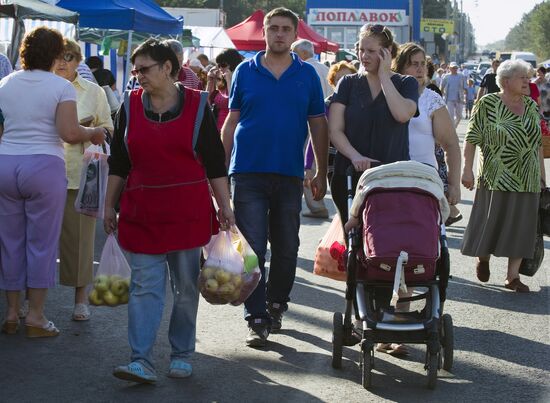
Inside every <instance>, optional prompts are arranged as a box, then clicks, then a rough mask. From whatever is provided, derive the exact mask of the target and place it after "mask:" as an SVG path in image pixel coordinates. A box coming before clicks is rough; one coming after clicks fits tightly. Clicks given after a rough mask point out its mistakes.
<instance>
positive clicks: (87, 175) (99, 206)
mask: <svg viewBox="0 0 550 403" xmlns="http://www.w3.org/2000/svg"><path fill="white" fill-rule="evenodd" d="M109 154H110V150H109V145H108V144H104V145H103V147H102V146H96V145H91V146H90V147H88V148H87V149H86V150H85V151H84V157H83V159H82V171H81V173H80V186H79V188H78V195H77V196H76V200H75V202H74V207H75V209H76V211H77V212H78V213H81V214H85V215H89V216H92V217H96V218H99V219H103V210H104V208H105V195H106V193H107V179H108V176H109V164H108V163H107V159H108V158H109Z"/></svg>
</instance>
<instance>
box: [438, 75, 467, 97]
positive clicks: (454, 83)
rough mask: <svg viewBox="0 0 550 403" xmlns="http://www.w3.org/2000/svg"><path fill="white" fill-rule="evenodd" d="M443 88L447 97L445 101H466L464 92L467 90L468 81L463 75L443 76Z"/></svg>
mask: <svg viewBox="0 0 550 403" xmlns="http://www.w3.org/2000/svg"><path fill="white" fill-rule="evenodd" d="M441 88H442V89H443V94H444V95H445V101H446V102H448V101H459V102H463V101H464V90H465V89H466V79H465V78H464V76H463V75H462V74H447V75H446V76H443V80H442V81H441Z"/></svg>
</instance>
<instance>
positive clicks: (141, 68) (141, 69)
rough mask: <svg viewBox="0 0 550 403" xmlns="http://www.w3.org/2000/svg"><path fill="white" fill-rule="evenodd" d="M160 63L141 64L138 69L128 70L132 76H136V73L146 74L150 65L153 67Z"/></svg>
mask: <svg viewBox="0 0 550 403" xmlns="http://www.w3.org/2000/svg"><path fill="white" fill-rule="evenodd" d="M160 64H161V63H155V64H151V65H150V66H143V67H140V68H139V69H133V70H131V71H130V73H131V74H132V75H133V76H137V75H138V74H141V75H142V76H144V75H145V74H147V73H148V72H149V69H150V68H151V67H154V66H159V65H160Z"/></svg>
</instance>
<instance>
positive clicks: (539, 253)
mask: <svg viewBox="0 0 550 403" xmlns="http://www.w3.org/2000/svg"><path fill="white" fill-rule="evenodd" d="M540 211H541V210H539V220H538V223H537V237H536V239H535V252H534V254H533V257H532V258H531V259H523V260H522V261H521V265H520V266H519V274H523V275H524V276H529V277H533V276H534V275H535V273H536V272H537V271H538V270H539V268H540V266H541V265H542V260H543V259H544V239H543V236H542V235H543V234H542V219H541V217H540V215H541V214H540Z"/></svg>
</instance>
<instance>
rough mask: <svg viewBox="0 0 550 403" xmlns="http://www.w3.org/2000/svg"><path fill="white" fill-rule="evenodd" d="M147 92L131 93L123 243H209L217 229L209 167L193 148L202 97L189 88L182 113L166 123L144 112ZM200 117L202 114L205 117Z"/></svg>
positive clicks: (142, 248)
mask: <svg viewBox="0 0 550 403" xmlns="http://www.w3.org/2000/svg"><path fill="white" fill-rule="evenodd" d="M142 93H143V90H142V89H140V90H137V91H132V92H131V94H130V98H129V100H130V108H129V116H128V117H127V137H126V140H127V148H128V154H129V156H130V161H131V163H132V168H131V170H130V174H129V176H128V179H127V181H126V187H125V189H124V192H123V193H122V197H121V200H120V216H119V224H118V232H119V242H120V245H121V246H122V247H123V248H124V249H126V250H129V251H130V252H134V253H144V254H163V253H167V252H172V251H177V250H185V249H191V248H196V247H199V246H203V245H206V244H207V243H208V241H209V240H210V237H211V236H212V234H213V233H217V232H218V222H217V219H216V215H215V211H214V207H213V205H212V199H211V197H210V192H209V188H208V181H207V178H206V172H205V168H204V166H203V165H202V163H201V161H200V160H199V159H198V158H197V156H196V154H195V152H194V150H193V135H194V133H196V132H198V128H199V127H200V122H197V115H199V116H201V117H202V110H203V109H202V108H204V101H203V102H201V92H200V91H196V90H191V89H188V88H185V101H184V105H183V109H182V112H181V114H180V115H179V116H178V117H177V118H175V119H173V120H171V121H168V122H163V123H159V122H154V121H151V120H149V119H148V118H147V117H146V116H145V112H144V108H143V102H142V99H141V96H142ZM201 120H202V118H201Z"/></svg>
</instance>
